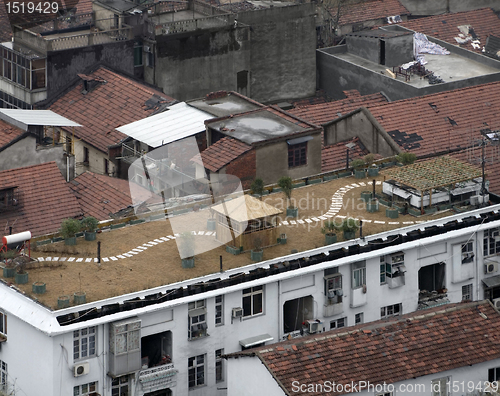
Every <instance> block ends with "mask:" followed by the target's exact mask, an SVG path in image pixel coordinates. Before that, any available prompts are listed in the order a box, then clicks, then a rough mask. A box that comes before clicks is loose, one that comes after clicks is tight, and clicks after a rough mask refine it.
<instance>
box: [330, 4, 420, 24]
mask: <svg viewBox="0 0 500 396" xmlns="http://www.w3.org/2000/svg"><path fill="white" fill-rule="evenodd" d="M330 12H331V13H332V14H333V15H336V14H337V10H336V9H335V8H332V9H331V10H330ZM409 14H410V12H409V11H408V10H407V9H406V7H405V6H404V5H403V4H401V2H400V1H399V0H371V1H365V2H362V3H356V4H348V5H345V6H344V7H343V9H342V10H341V15H340V21H339V24H340V26H343V25H348V24H350V23H356V22H364V21H371V20H374V19H381V18H386V17H388V16H394V15H409Z"/></svg>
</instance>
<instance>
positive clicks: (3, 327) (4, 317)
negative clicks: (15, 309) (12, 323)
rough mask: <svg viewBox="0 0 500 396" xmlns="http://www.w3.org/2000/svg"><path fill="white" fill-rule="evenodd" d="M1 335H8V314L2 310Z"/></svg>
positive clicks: (0, 313)
mask: <svg viewBox="0 0 500 396" xmlns="http://www.w3.org/2000/svg"><path fill="white" fill-rule="evenodd" d="M0 335H3V336H7V315H6V314H5V312H3V311H1V310H0Z"/></svg>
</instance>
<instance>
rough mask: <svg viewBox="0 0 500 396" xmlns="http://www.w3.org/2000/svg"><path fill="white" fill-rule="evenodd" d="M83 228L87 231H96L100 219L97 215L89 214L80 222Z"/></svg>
mask: <svg viewBox="0 0 500 396" xmlns="http://www.w3.org/2000/svg"><path fill="white" fill-rule="evenodd" d="M80 224H81V228H82V229H83V230H84V231H87V232H96V230H97V226H98V225H99V220H97V219H96V218H95V217H92V216H88V217H84V218H83V219H82V221H81V222H80Z"/></svg>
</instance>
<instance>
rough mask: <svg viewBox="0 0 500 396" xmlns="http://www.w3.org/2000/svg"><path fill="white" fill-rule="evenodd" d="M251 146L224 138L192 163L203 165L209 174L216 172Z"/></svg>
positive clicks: (230, 138) (227, 137)
mask: <svg viewBox="0 0 500 396" xmlns="http://www.w3.org/2000/svg"><path fill="white" fill-rule="evenodd" d="M251 149H252V146H250V145H248V144H246V143H243V142H242V141H240V140H237V139H233V138H232V137H229V136H226V137H223V138H222V139H220V140H218V141H217V142H215V143H214V144H212V145H211V146H209V147H207V148H206V149H205V150H203V151H202V152H201V153H200V154H199V155H196V156H195V157H194V158H193V161H194V162H196V163H198V164H200V165H203V167H205V168H206V169H208V170H210V171H211V172H217V171H219V170H220V169H221V168H222V167H224V166H226V165H227V164H229V163H230V162H231V161H233V160H235V159H236V158H238V157H239V156H240V155H242V154H244V153H246V152H247V151H248V150H251Z"/></svg>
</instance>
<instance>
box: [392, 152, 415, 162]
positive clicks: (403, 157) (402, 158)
mask: <svg viewBox="0 0 500 396" xmlns="http://www.w3.org/2000/svg"><path fill="white" fill-rule="evenodd" d="M396 159H397V160H398V162H400V163H402V164H403V165H411V164H413V163H414V162H415V161H416V159H417V156H416V155H415V154H413V153H400V154H398V155H397V156H396Z"/></svg>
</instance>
